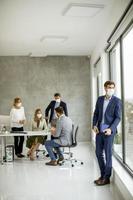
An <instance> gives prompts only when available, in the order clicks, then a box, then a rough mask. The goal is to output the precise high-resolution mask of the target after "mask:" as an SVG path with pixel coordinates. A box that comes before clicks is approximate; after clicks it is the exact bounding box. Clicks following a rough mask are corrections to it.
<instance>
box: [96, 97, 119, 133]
mask: <svg viewBox="0 0 133 200" xmlns="http://www.w3.org/2000/svg"><path fill="white" fill-rule="evenodd" d="M104 98H105V96H100V97H98V100H97V103H96V107H95V111H94V116H93V127H94V126H97V127H98V129H99V130H100V124H101V122H102V116H103V103H104ZM121 110H122V103H121V100H120V99H119V98H117V97H116V96H112V98H111V100H110V102H109V104H108V106H107V109H106V111H105V114H104V123H105V124H107V125H109V128H110V129H111V131H112V134H115V133H116V131H117V126H118V124H119V122H120V120H121Z"/></svg>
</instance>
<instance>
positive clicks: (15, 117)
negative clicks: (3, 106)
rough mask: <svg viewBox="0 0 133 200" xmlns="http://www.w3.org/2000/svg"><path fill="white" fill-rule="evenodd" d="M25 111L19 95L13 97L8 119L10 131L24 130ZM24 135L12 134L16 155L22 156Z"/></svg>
mask: <svg viewBox="0 0 133 200" xmlns="http://www.w3.org/2000/svg"><path fill="white" fill-rule="evenodd" d="M25 120H26V118H25V112H24V107H23V106H22V101H21V99H20V98H19V97H16V98H15V99H14V103H13V107H12V109H11V112H10V121H11V129H12V131H24V128H23V126H24V123H25ZM23 143H24V136H14V146H15V154H16V156H17V157H19V158H22V157H24V155H23V154H22V151H23Z"/></svg>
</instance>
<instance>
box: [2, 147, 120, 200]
mask: <svg viewBox="0 0 133 200" xmlns="http://www.w3.org/2000/svg"><path fill="white" fill-rule="evenodd" d="M73 151H74V155H75V156H76V157H77V158H79V159H82V161H83V162H84V165H83V166H75V167H73V168H72V167H70V166H69V165H66V166H55V167H50V166H46V165H45V162H46V161H47V160H48V158H45V159H43V158H42V157H41V156H40V158H39V159H38V160H35V161H29V160H28V159H27V158H25V159H22V160H15V162H14V163H6V164H4V165H0V200H65V199H66V200H98V199H102V200H122V198H120V197H119V193H118V191H117V190H116V187H115V186H114V184H113V183H111V184H110V185H107V186H101V187H99V186H95V185H94V183H93V180H94V179H95V178H97V177H98V169H97V163H96V160H95V154H94V150H93V148H92V147H91V145H90V144H88V143H81V144H79V145H78V147H76V149H73Z"/></svg>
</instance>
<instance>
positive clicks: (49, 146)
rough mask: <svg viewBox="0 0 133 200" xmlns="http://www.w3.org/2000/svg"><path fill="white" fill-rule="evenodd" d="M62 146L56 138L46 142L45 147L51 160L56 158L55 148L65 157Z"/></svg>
mask: <svg viewBox="0 0 133 200" xmlns="http://www.w3.org/2000/svg"><path fill="white" fill-rule="evenodd" d="M60 147H61V145H60V144H57V143H56V142H55V141H54V140H47V141H46V142H45V148H46V150H47V152H48V154H49V156H50V158H51V160H56V157H55V154H54V152H53V148H54V149H56V152H57V154H58V155H59V157H63V154H62V151H61V149H60Z"/></svg>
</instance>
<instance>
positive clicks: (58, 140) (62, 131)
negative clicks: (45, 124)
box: [45, 107, 72, 166]
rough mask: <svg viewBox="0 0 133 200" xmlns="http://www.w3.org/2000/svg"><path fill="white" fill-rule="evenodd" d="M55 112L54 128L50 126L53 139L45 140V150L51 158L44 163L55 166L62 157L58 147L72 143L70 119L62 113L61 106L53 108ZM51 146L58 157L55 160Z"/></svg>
mask: <svg viewBox="0 0 133 200" xmlns="http://www.w3.org/2000/svg"><path fill="white" fill-rule="evenodd" d="M55 113H56V115H57V117H58V120H57V123H56V128H55V127H52V128H51V134H52V135H53V136H54V137H55V139H52V140H48V141H46V142H45V147H46V150H47V152H48V154H49V156H50V158H51V161H50V162H47V163H46V165H52V166H56V165H57V164H58V163H59V162H60V161H62V160H63V159H64V157H63V154H62V152H61V150H60V147H62V146H66V145H71V144H72V135H71V134H72V120H71V119H70V118H69V117H67V116H65V115H64V114H63V108H62V107H57V108H55ZM53 148H55V149H56V152H57V155H58V156H59V159H58V160H56V157H55V154H54V152H53Z"/></svg>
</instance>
